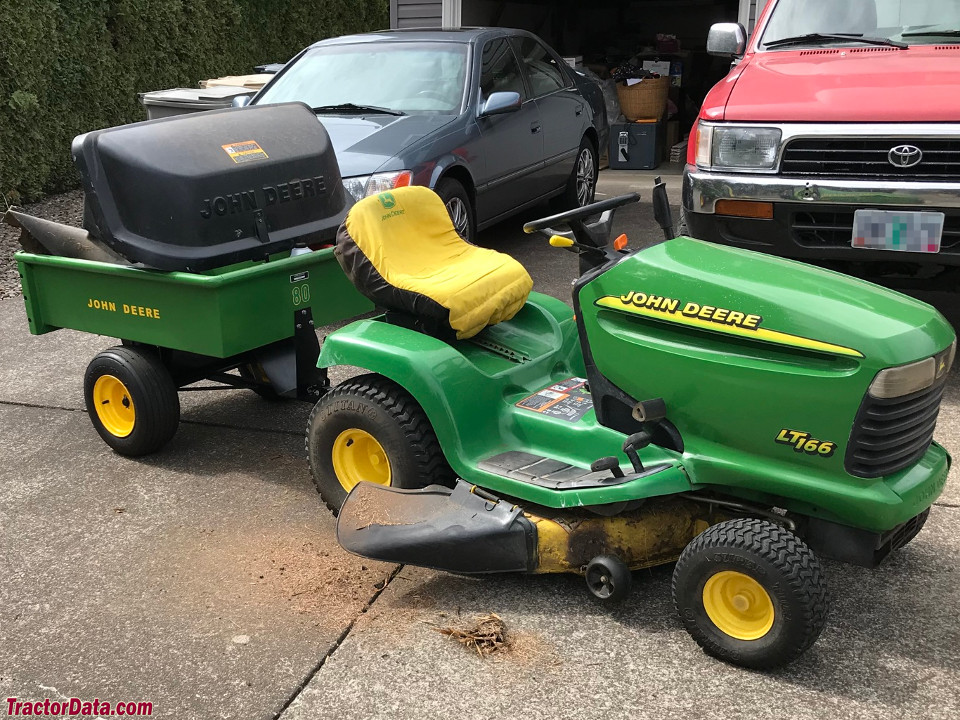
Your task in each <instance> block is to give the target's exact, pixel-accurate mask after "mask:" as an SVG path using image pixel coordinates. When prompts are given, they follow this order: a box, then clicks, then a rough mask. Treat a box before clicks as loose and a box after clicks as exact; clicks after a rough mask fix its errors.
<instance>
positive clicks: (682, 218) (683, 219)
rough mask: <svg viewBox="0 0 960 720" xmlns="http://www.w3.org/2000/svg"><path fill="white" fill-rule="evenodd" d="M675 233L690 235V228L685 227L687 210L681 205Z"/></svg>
mask: <svg viewBox="0 0 960 720" xmlns="http://www.w3.org/2000/svg"><path fill="white" fill-rule="evenodd" d="M676 232H677V235H686V236H687V237H690V228H689V227H687V211H686V210H684V209H683V206H682V205H681V206H680V219H679V220H677V228H676Z"/></svg>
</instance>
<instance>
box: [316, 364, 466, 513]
mask: <svg viewBox="0 0 960 720" xmlns="http://www.w3.org/2000/svg"><path fill="white" fill-rule="evenodd" d="M306 450H307V459H308V462H309V463H310V474H311V475H312V476H313V483H314V485H316V487H317V491H318V492H319V493H320V497H321V498H322V499H323V501H324V503H326V505H327V507H328V508H330V510H331V511H332V512H333V514H334V515H337V514H338V513H339V512H340V506H341V505H342V504H343V501H344V500H345V499H346V497H347V493H348V492H349V491H350V490H351V488H353V486H354V485H356V484H357V483H358V482H360V481H361V480H366V481H368V482H375V483H378V484H380V485H386V486H389V487H396V488H422V487H426V486H427V485H449V484H451V483H452V480H453V471H452V470H451V469H450V466H449V465H448V464H447V461H446V458H444V456H443V451H442V450H441V449H440V443H439V442H438V441H437V436H436V434H435V433H434V432H433V428H432V427H431V425H430V421H429V420H428V419H427V416H426V413H424V412H423V409H422V408H421V407H420V405H418V404H417V401H416V400H414V399H413V397H412V396H411V395H410V394H409V393H408V392H407V391H406V390H404V389H403V388H402V387H400V386H399V385H397V384H396V383H394V382H392V381H390V380H388V379H386V378H385V377H383V376H381V375H362V376H360V377H356V378H353V379H351V380H347V381H345V382H343V383H341V384H340V385H338V386H337V387H336V388H334V389H333V390H331V391H330V392H329V393H327V394H326V395H324V396H323V398H322V399H321V400H320V402H318V403H317V404H316V406H315V407H314V408H313V411H312V412H311V413H310V419H309V420H308V421H307V437H306Z"/></svg>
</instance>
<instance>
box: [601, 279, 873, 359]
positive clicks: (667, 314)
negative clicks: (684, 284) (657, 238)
mask: <svg viewBox="0 0 960 720" xmlns="http://www.w3.org/2000/svg"><path fill="white" fill-rule="evenodd" d="M594 304H595V305H597V306H599V307H604V308H609V309H611V310H620V311H622V312H627V313H631V314H633V315H642V316H644V317H649V318H653V319H655V320H663V321H665V322H670V323H676V324H678V325H686V326H688V327H697V328H701V329H703V330H712V331H713V332H719V333H724V334H726V335H736V336H738V337H745V338H751V339H753V340H762V341H764V342H769V343H774V344H776V345H787V346H790V347H798V348H803V349H805V350H817V351H820V352H828V353H834V354H837V355H849V356H851V357H859V358H862V357H863V353H861V352H860V351H858V350H854V349H853V348H848V347H844V346H843V345H834V344H833V343H828V342H823V341H821V340H812V339H810V338H805V337H801V336H799V335H791V334H789V333H785V332H780V331H779V330H769V329H767V328H764V327H762V324H763V316H762V315H754V314H749V313H744V312H740V311H737V310H729V309H727V308H721V307H715V306H713V305H701V304H700V303H695V302H686V303H684V302H682V301H680V300H676V299H674V298H668V297H662V296H659V295H647V294H646V293H642V292H634V291H632V290H631V291H630V292H628V293H627V294H626V295H607V296H605V297H602V298H600V299H599V300H597V301H596V303H594Z"/></svg>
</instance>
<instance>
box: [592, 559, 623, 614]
mask: <svg viewBox="0 0 960 720" xmlns="http://www.w3.org/2000/svg"><path fill="white" fill-rule="evenodd" d="M584 578H585V579H586V581H587V589H588V590H589V591H590V592H591V593H592V594H593V596H594V597H595V598H598V599H600V600H603V601H604V602H610V603H615V602H620V601H621V600H623V599H624V598H625V597H627V595H629V594H630V580H631V577H630V568H628V567H627V566H626V564H625V563H624V562H623V560H621V559H620V558H618V557H617V556H616V555H598V556H597V557H595V558H594V559H593V560H591V561H590V562H589V563H588V564H587V570H586V572H585V573H584Z"/></svg>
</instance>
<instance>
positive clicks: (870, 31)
mask: <svg viewBox="0 0 960 720" xmlns="http://www.w3.org/2000/svg"><path fill="white" fill-rule="evenodd" d="M951 31H958V32H957V33H955V34H953V33H951ZM957 35H960V2H957V0H841V1H838V0H780V2H778V3H777V5H776V7H774V8H773V11H772V15H771V16H770V22H769V23H767V27H766V29H765V30H764V32H763V37H762V39H761V42H760V47H761V49H763V48H766V47H768V46H771V44H772V47H771V49H775V48H790V47H796V46H797V45H818V46H819V45H824V46H826V45H829V46H837V45H862V44H863V43H864V42H865V41H876V40H880V41H892V42H893V43H906V44H908V45H930V44H942V43H944V42H951V41H952V42H960V37H957ZM843 36H847V37H843ZM951 38H953V40H951Z"/></svg>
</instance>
